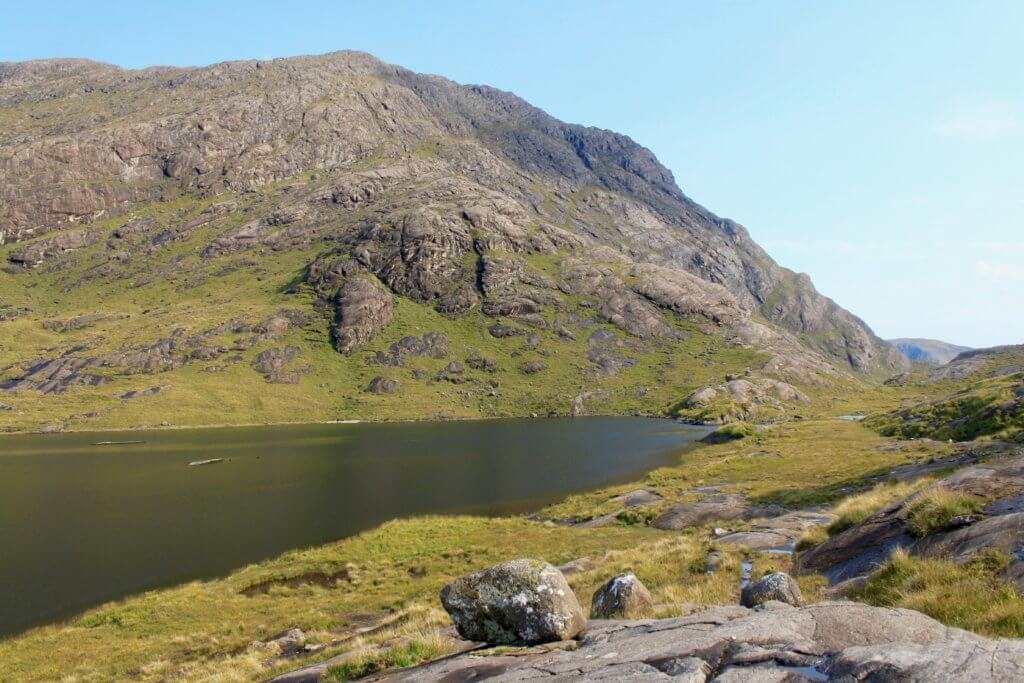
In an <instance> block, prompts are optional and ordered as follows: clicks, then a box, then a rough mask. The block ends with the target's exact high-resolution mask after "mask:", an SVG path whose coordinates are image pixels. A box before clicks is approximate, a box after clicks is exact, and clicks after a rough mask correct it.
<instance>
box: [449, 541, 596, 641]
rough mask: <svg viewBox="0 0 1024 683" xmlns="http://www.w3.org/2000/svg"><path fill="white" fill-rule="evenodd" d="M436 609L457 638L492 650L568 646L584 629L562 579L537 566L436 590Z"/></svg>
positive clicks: (471, 577) (493, 572)
mask: <svg viewBox="0 0 1024 683" xmlns="http://www.w3.org/2000/svg"><path fill="white" fill-rule="evenodd" d="M441 604H442V605H444V608H445V610H446V611H447V612H448V615H449V616H450V617H451V619H452V622H453V623H454V624H455V627H456V629H458V631H459V635H461V636H462V637H463V638H466V639H467V640H473V641H481V642H486V643H490V644H495V645H500V644H508V643H544V642H553V641H557V640H568V639H570V638H574V637H575V636H577V635H579V634H580V632H582V631H583V629H584V628H586V626H587V619H586V617H584V616H583V610H582V609H581V608H580V604H579V601H577V599H576V594H575V593H573V591H572V589H571V588H570V587H569V584H568V583H567V582H566V580H565V577H564V576H562V573H561V572H560V571H558V570H557V569H555V568H554V567H553V566H551V565H550V564H548V563H547V562H541V561H540V560H530V559H519V560H511V561H509V562H503V563H501V564H499V565H495V566H493V567H490V568H488V569H484V570H481V571H478V572H474V573H472V574H467V575H465V576H462V577H460V578H458V579H456V580H455V581H453V582H452V583H450V584H448V585H447V586H445V587H444V588H443V589H442V590H441Z"/></svg>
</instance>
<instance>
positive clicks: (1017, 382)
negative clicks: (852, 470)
mask: <svg viewBox="0 0 1024 683" xmlns="http://www.w3.org/2000/svg"><path fill="white" fill-rule="evenodd" d="M919 383H920V384H923V385H926V386H929V388H930V389H931V390H932V391H931V393H933V394H935V396H934V397H933V398H930V399H928V400H925V401H920V402H915V403H912V404H910V405H907V406H904V407H902V408H900V409H898V410H894V411H891V412H888V413H884V414H881V415H874V416H872V417H870V418H869V419H868V421H867V423H866V424H868V425H869V426H870V427H872V428H874V429H876V430H877V431H879V432H880V433H882V434H884V435H886V436H903V437H909V438H919V437H928V438H932V439H939V440H943V441H944V440H946V439H952V440H954V441H970V440H972V439H979V438H985V439H993V438H994V439H1006V440H1015V441H1024V345H1022V346H997V347H994V348H991V349H977V350H974V351H965V352H964V353H961V354H960V355H958V356H957V357H956V358H954V359H953V360H952V361H950V362H949V363H947V364H945V365H942V366H939V367H937V368H934V369H933V370H931V371H930V372H929V373H928V374H927V375H926V376H925V377H924V378H923V379H920V380H919Z"/></svg>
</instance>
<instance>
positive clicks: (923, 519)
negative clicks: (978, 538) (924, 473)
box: [907, 486, 984, 538]
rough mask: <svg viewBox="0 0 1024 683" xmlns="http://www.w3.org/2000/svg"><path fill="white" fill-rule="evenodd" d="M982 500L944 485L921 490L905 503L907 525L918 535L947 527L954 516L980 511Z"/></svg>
mask: <svg viewBox="0 0 1024 683" xmlns="http://www.w3.org/2000/svg"><path fill="white" fill-rule="evenodd" d="M983 507H984V501H983V500H979V499H977V498H974V497H971V496H967V495H965V494H963V493H959V492H957V491H950V490H949V489H947V488H944V487H941V486H939V487H936V488H932V489H929V490H927V491H923V492H922V493H921V494H920V495H918V496H915V497H914V499H913V500H912V501H910V503H909V504H908V505H907V526H908V527H909V528H910V532H911V533H912V534H914V535H915V536H918V537H921V538H923V537H925V536H930V535H931V534H933V533H936V532H938V531H942V530H943V529H946V528H948V526H949V523H950V521H951V520H952V519H953V518H954V517H959V516H961V515H973V514H977V513H979V512H981V509H982V508H983Z"/></svg>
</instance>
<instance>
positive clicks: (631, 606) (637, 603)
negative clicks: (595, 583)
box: [590, 572, 654, 619]
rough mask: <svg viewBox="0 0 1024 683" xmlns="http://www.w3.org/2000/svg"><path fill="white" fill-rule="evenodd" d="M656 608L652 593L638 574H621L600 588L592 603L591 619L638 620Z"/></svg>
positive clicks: (595, 593)
mask: <svg viewBox="0 0 1024 683" xmlns="http://www.w3.org/2000/svg"><path fill="white" fill-rule="evenodd" d="M653 606H654V601H653V600H652V599H651V593H650V591H648V590H647V587H646V586H645V585H644V584H643V582H642V581H640V579H638V578H637V577H636V574H633V573H632V572H630V573H629V574H621V575H619V576H616V577H614V578H612V579H609V580H608V582H607V583H605V584H604V585H603V586H601V587H600V588H598V589H597V590H596V591H595V592H594V597H593V599H592V601H591V603H590V618H591V619H636V618H637V617H640V616H643V615H644V614H645V613H647V612H648V611H650V609H651V608H652V607H653Z"/></svg>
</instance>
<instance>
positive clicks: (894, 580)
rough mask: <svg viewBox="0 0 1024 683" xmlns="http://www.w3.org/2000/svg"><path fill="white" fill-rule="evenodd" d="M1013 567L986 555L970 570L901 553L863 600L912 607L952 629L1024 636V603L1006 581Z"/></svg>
mask: <svg viewBox="0 0 1024 683" xmlns="http://www.w3.org/2000/svg"><path fill="white" fill-rule="evenodd" d="M1009 563H1010V558H1009V556H1007V555H1006V553H1003V552H1002V551H997V550H986V551H982V552H979V553H978V554H977V555H975V557H974V558H972V560H971V561H970V562H968V563H967V564H965V565H956V564H953V563H951V562H947V561H945V560H932V559H924V558H917V557H910V556H908V555H907V554H906V552H904V551H902V550H900V551H897V552H896V553H894V554H893V556H892V557H891V558H890V559H889V560H888V561H887V562H886V563H885V564H884V565H883V566H882V567H881V568H880V569H879V570H878V571H877V572H876V573H875V574H874V575H872V577H871V579H870V580H869V581H868V584H867V585H866V586H865V587H864V589H863V590H862V591H861V593H860V594H859V595H857V596H855V597H856V598H857V599H859V600H862V601H864V602H867V603H868V604H871V605H878V606H882V607H906V608H909V609H914V610H917V611H919V612H923V613H924V614H927V615H928V616H930V617H932V618H934V619H937V620H938V621H941V622H942V623H944V624H946V625H948V626H955V627H957V628H963V629H967V630H969V631H974V632H975V633H980V634H982V635H985V636H992V637H1002V638H1022V637H1024V600H1022V599H1021V596H1020V594H1019V593H1018V592H1017V591H1016V590H1015V589H1014V587H1013V585H1012V584H1010V583H1009V582H1007V581H1006V579H1005V578H1003V571H1004V570H1005V569H1006V567H1007V566H1008V565H1009Z"/></svg>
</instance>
